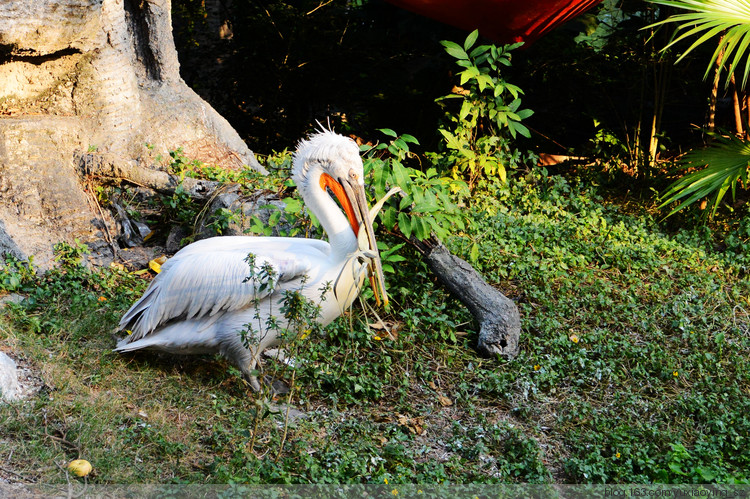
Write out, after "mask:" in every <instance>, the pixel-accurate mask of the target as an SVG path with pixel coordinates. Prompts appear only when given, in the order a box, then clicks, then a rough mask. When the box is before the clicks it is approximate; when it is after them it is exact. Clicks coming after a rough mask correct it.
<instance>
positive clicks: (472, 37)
mask: <svg viewBox="0 0 750 499" xmlns="http://www.w3.org/2000/svg"><path fill="white" fill-rule="evenodd" d="M477 38H479V30H478V29H475V30H474V31H472V32H471V33H469V36H467V37H466V40H465V41H464V50H467V51H468V50H469V49H470V48H471V47H473V46H474V44H475V43H476V42H477Z"/></svg>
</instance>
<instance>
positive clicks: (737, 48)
mask: <svg viewBox="0 0 750 499" xmlns="http://www.w3.org/2000/svg"><path fill="white" fill-rule="evenodd" d="M648 1H649V2H651V3H655V4H657V5H663V6H666V7H674V8H676V9H680V10H686V11H689V12H688V13H684V14H676V15H673V16H670V17H669V18H667V19H665V20H663V21H659V22H657V23H654V24H652V25H650V26H648V27H655V26H660V25H664V24H668V23H679V25H678V26H677V30H676V31H675V38H674V39H673V40H672V41H671V42H670V43H669V44H668V45H667V46H666V47H664V48H663V49H662V50H667V49H668V48H670V47H672V46H673V45H675V44H677V43H679V42H681V41H682V40H685V39H688V38H693V37H695V36H698V39H697V40H695V41H693V43H692V44H691V45H690V46H689V47H688V49H687V50H685V51H684V52H683V53H682V54H681V55H680V57H679V58H678V59H677V61H680V60H681V59H683V58H684V57H685V56H687V55H688V54H689V53H690V52H692V51H693V50H694V49H696V48H697V47H698V46H700V45H702V44H703V43H705V42H706V41H708V40H709V39H712V38H714V37H716V36H718V35H720V34H723V38H722V39H721V42H720V43H719V44H718V47H717V48H716V50H715V51H714V53H713V56H712V57H711V62H710V63H709V65H708V68H707V69H706V75H705V76H704V77H705V78H707V77H708V75H709V74H710V72H711V68H712V67H713V65H714V63H715V62H716V60H717V59H718V58H719V57H720V54H723V57H722V61H721V66H722V68H724V69H726V71H727V84H728V82H729V76H730V75H732V74H733V73H734V72H735V70H737V69H738V67H739V66H740V64H741V62H742V59H743V57H744V58H745V64H744V71H743V73H742V85H741V87H742V88H744V87H745V85H746V83H747V78H748V74H750V58H747V57H745V56H746V55H747V49H748V46H750V0H648Z"/></svg>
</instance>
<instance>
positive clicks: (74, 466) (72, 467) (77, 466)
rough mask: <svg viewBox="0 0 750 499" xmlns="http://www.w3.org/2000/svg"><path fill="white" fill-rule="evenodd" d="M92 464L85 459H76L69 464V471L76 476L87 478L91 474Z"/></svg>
mask: <svg viewBox="0 0 750 499" xmlns="http://www.w3.org/2000/svg"><path fill="white" fill-rule="evenodd" d="M91 470H92V466H91V463H90V462H88V461H86V460H85V459H75V460H73V461H71V462H70V463H68V471H70V472H71V473H73V474H74V475H76V476H86V475H88V474H89V473H91Z"/></svg>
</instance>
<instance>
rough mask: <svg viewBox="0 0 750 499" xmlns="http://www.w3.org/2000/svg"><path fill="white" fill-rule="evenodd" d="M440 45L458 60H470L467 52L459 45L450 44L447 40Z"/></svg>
mask: <svg viewBox="0 0 750 499" xmlns="http://www.w3.org/2000/svg"><path fill="white" fill-rule="evenodd" d="M440 43H441V44H442V45H443V47H445V51H446V52H448V54H450V55H451V56H453V57H455V58H456V59H468V58H469V54H467V53H466V51H465V50H464V49H462V48H461V47H460V46H459V45H458V44H457V43H454V42H449V41H446V40H443V41H442V42H440Z"/></svg>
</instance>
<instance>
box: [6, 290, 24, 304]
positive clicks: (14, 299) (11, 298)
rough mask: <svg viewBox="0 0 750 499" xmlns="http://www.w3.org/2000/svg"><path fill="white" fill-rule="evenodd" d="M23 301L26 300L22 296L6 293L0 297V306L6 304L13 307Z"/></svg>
mask: <svg viewBox="0 0 750 499" xmlns="http://www.w3.org/2000/svg"><path fill="white" fill-rule="evenodd" d="M24 299H26V297H25V296H23V295H19V294H18V293H8V294H7V295H2V296H0V305H5V304H6V303H13V304H15V305H18V304H19V303H21V302H22V301H23V300H24Z"/></svg>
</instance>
